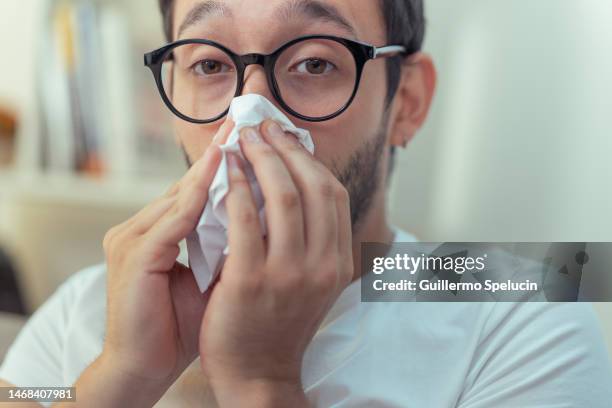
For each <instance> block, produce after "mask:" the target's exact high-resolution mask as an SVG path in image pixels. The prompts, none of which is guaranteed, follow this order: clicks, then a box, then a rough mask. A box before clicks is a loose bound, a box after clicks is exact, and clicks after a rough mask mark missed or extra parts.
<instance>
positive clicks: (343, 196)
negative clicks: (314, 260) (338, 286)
mask: <svg viewBox="0 0 612 408" xmlns="http://www.w3.org/2000/svg"><path fill="white" fill-rule="evenodd" d="M336 210H337V213H336V214H337V215H336V216H337V219H338V252H339V254H340V262H341V267H340V273H341V274H342V275H343V276H341V281H342V282H343V283H344V284H345V285H344V287H346V285H348V284H349V283H350V282H352V280H353V274H354V268H353V267H352V266H353V228H352V224H351V208H350V197H349V194H348V192H347V191H346V189H345V188H342V189H340V190H339V191H338V193H337V195H336ZM344 287H343V288H342V289H344Z"/></svg>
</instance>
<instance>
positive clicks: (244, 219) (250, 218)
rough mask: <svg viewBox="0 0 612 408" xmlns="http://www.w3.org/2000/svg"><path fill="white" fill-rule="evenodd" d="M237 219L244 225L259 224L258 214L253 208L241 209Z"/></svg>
mask: <svg viewBox="0 0 612 408" xmlns="http://www.w3.org/2000/svg"><path fill="white" fill-rule="evenodd" d="M236 219H237V221H238V222H239V223H240V224H242V225H252V224H254V223H256V222H259V217H258V216H257V212H256V211H255V209H253V208H241V209H240V210H238V211H237V213H236Z"/></svg>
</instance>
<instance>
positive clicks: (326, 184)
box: [317, 180, 336, 199]
mask: <svg viewBox="0 0 612 408" xmlns="http://www.w3.org/2000/svg"><path fill="white" fill-rule="evenodd" d="M317 190H318V192H319V195H321V197H323V198H326V199H333V198H334V197H335V195H336V192H335V189H334V186H333V184H332V183H331V181H329V180H322V181H319V183H318V184H317Z"/></svg>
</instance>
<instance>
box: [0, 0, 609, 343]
mask: <svg viewBox="0 0 612 408" xmlns="http://www.w3.org/2000/svg"><path fill="white" fill-rule="evenodd" d="M425 1H426V7H427V10H426V11H427V15H428V34H427V40H426V46H425V49H426V50H427V51H428V52H430V53H431V54H432V55H433V57H434V60H435V61H436V64H437V67H438V72H439V87H438V92H437V96H436V99H435V102H434V106H433V110H432V113H431V116H430V118H429V120H428V122H427V125H426V127H425V128H424V129H423V131H422V132H421V133H420V134H419V135H418V136H417V138H416V139H415V140H414V142H413V143H412V144H411V145H409V147H408V148H407V150H405V151H402V152H401V154H400V157H399V162H398V166H397V168H396V173H395V178H394V181H393V186H392V189H391V193H390V197H391V200H390V211H391V214H392V218H393V221H394V223H395V224H396V225H399V226H401V227H403V228H405V229H407V230H409V231H412V232H414V233H415V234H416V235H417V236H418V237H419V238H420V239H422V240H428V241H453V240H455V241H612V217H611V216H610V214H609V210H610V209H611V208H612V189H611V188H610V176H611V175H612V160H610V155H611V154H612V138H611V136H612V123H611V122H610V117H611V116H610V106H612V104H611V103H610V95H612V75H610V73H611V72H612V52H610V51H611V46H610V44H612V25H611V24H609V22H610V21H612V2H607V1H601V0H582V1H579V2H578V1H575V0H540V1H537V2H535V1H531V0H454V1H448V0H425ZM75 4H86V5H93V6H95V13H96V16H97V17H96V21H98V23H99V29H100V30H99V32H100V33H101V34H100V38H99V39H98V41H100V42H101V43H104V44H106V46H107V47H108V50H110V51H109V54H108V55H107V56H108V58H109V60H108V61H106V62H105V63H106V64H107V67H108V69H107V70H106V71H108V72H106V73H105V75H107V77H106V80H107V81H110V83H111V84H114V86H115V87H113V86H110V87H108V88H109V89H105V92H107V91H108V92H110V95H106V99H104V98H100V99H104V100H105V101H106V102H104V101H103V102H101V105H100V106H99V108H100V112H102V114H105V115H103V116H104V117H109V118H110V119H111V122H110V124H109V123H106V122H105V123H104V126H105V127H104V131H103V132H102V133H103V134H102V135H98V136H101V137H102V139H101V140H98V141H97V142H96V143H93V144H94V145H96V146H98V145H99V146H98V147H99V151H97V150H95V149H94V151H93V153H92V152H91V151H90V152H88V153H87V154H88V155H89V156H87V157H89V158H91V157H93V158H94V159H97V161H96V160H94V164H93V165H92V161H91V160H89V161H88V160H86V161H85V162H86V163H85V164H82V163H81V164H82V167H81V171H79V172H74V171H72V170H73V169H72V168H70V166H68V169H67V168H66V166H62V162H61V160H60V159H62V158H63V157H64V156H62V152H61V151H58V152H55V151H53V150H52V149H51V150H50V149H49V146H48V144H49V140H51V141H53V140H55V139H53V138H51V139H49V137H50V135H53V131H54V129H55V131H56V132H57V131H58V129H62V127H61V126H62V123H53V120H52V121H51V123H49V116H51V119H53V118H56V117H61V115H62V114H65V113H66V110H64V111H61V110H60V111H53V110H52V109H58V107H59V108H61V104H60V103H59V102H61V100H62V99H61V98H56V99H52V100H51V101H50V102H49V101H47V103H46V105H51V106H45V101H44V100H43V101H41V98H40V92H41V90H40V87H38V86H37V81H39V78H40V76H41V75H48V74H49V72H46V71H53V69H52V67H51V68H50V67H46V66H45V65H44V59H43V60H41V55H46V54H44V53H45V52H46V51H45V49H48V48H49V42H48V39H47V40H45V37H49V35H44V34H45V33H46V34H49V33H51V34H54V35H56V36H57V37H58V38H63V39H64V40H65V38H66V32H65V30H62V29H61V24H60V23H58V21H59V22H61V21H62V17H61V16H59V17H58V15H57V14H54V12H53V11H52V10H51V9H50V8H49V1H47V0H27V1H19V0H6V1H2V2H0V27H1V28H0V49H2V50H3V52H2V55H1V56H0V107H2V108H3V109H4V110H5V111H6V112H9V114H10V113H11V112H13V113H14V116H15V118H16V122H17V133H16V139H15V148H14V157H13V160H12V164H7V165H4V166H2V167H0V246H1V247H3V248H4V250H5V251H6V252H7V253H9V255H10V256H11V259H12V260H13V262H14V264H15V267H16V269H17V270H18V271H19V276H18V283H19V285H20V287H21V288H22V289H23V293H24V298H25V300H24V302H25V303H26V306H27V309H28V310H30V311H31V310H34V309H35V308H36V307H37V306H38V305H39V304H40V303H41V302H42V301H44V299H45V298H46V297H47V296H48V295H49V294H50V293H51V292H52V291H53V290H54V289H55V288H56V287H57V285H58V284H59V283H60V282H61V281H63V280H64V279H65V278H66V277H67V276H69V275H70V274H72V273H74V272H75V271H77V270H78V269H79V268H82V267H84V266H86V265H89V264H92V263H96V262H101V261H102V260H103V254H102V249H101V244H100V243H101V239H102V237H103V235H104V232H105V231H106V230H107V229H108V228H110V227H111V226H112V225H114V224H117V223H119V222H121V221H123V220H125V219H126V218H128V217H129V216H130V215H131V214H133V213H134V212H135V211H136V210H137V209H139V208H141V207H142V206H144V205H145V204H146V203H147V202H148V201H150V200H151V199H152V198H153V197H155V196H156V195H158V194H159V193H161V192H162V191H164V190H165V188H166V187H167V186H168V185H169V184H170V183H171V181H172V180H174V179H176V178H178V177H179V176H180V174H181V172H182V171H183V162H182V160H181V158H180V155H179V154H178V151H177V149H176V148H175V147H174V145H173V140H172V137H171V135H170V132H169V127H168V119H169V118H170V116H169V115H170V114H169V113H167V112H166V111H165V110H164V108H163V106H162V105H161V103H160V102H159V101H158V99H159V98H158V97H157V94H156V93H155V92H156V91H155V89H154V86H153V82H152V80H151V77H150V74H149V72H147V71H146V70H145V68H144V67H143V66H142V54H143V53H144V52H145V51H148V50H150V49H153V48H154V47H156V46H158V45H159V44H162V43H163V38H162V34H161V26H160V18H159V15H158V10H157V1H156V0H130V1H129V2H124V1H119V0H97V1H93V2H87V1H85V0H82V1H76V2H75ZM78 10H79V11H77V12H75V11H74V10H73V11H72V13H73V14H71V15H72V16H74V15H75V14H74V13H76V15H81V14H79V13H82V14H83V15H85V16H87V15H88V14H87V13H88V12H90V11H91V9H87V8H85V9H80V8H79V9H78ZM64 17H65V16H64ZM70 21H72V22H73V23H74V20H70ZM64 23H65V21H64ZM58 24H60V28H59V29H58ZM77 26H78V25H77ZM72 27H73V29H74V30H75V31H74V33H79V31H78V28H75V26H74V25H73V26H72ZM64 28H65V27H64ZM45 30H46V31H45ZM58 33H59V34H58ZM74 33H73V35H75V34H74ZM51 37H53V35H51ZM77 37H78V38H82V36H78V35H77ZM56 39H57V38H56ZM45 41H47V42H45ZM53 44H55V46H57V47H59V48H61V45H62V41H60V40H58V41H57V42H56V43H52V44H51V45H53ZM64 45H65V44H64ZM77 48H78V47H77ZM64 51H65V50H64ZM122 53H124V54H122ZM59 54H62V52H61V50H60V52H59ZM80 56H81V57H82V55H80ZM60 65H61V64H60ZM58 66H59V65H58ZM56 68H57V67H56ZM64 68H65V67H64ZM76 71H77V73H78V68H77V69H76ZM109 75H110V77H108V76H109ZM76 77H78V75H76ZM50 82H52V81H45V83H50ZM75 82H76V83H78V80H75ZM117 84H121V86H120V87H119V86H117ZM77 88H78V87H77ZM121 89H126V90H127V91H126V92H125V93H124V94H122V93H121ZM98 91H99V90H98ZM96 92H97V91H96ZM85 96H87V95H85ZM69 97H70V95H68V96H66V95H64V99H65V100H68V102H70V99H69ZM89 97H91V95H89ZM67 98H68V99H67ZM113 98H114V99H113ZM96 99H97V98H96ZM113 100H118V101H119V102H120V105H119V107H120V109H117V106H115V105H113V103H112V101H113ZM135 100H138V101H139V102H138V103H134V101H135ZM109 101H110V102H109ZM41 105H42V106H41ZM49 109H51V112H52V113H53V112H59V113H58V114H55V115H54V114H51V115H50V114H49ZM113 109H115V110H114V111H113ZM45 112H46V113H45ZM62 112H63V113H62ZM126 112H129V114H126ZM113 113H114V114H113ZM94 116H95V115H94ZM68 119H70V118H68ZM91 123H96V122H95V120H94V121H93V122H91ZM91 123H90V125H91ZM64 125H65V124H64ZM82 125H83V124H82ZM83 126H84V129H87V123H85V124H84V125H83ZM90 127H91V126H90ZM96 128H97V127H96ZM60 133H61V132H60ZM42 135H46V137H47V139H45V138H44V137H43V136H42ZM89 136H91V135H89ZM53 137H54V136H53ZM58 137H61V136H58ZM45 140H47V142H45ZM60 142H61V143H64V144H65V143H71V141H70V140H63V141H61V140H60ZM60 142H57V143H55V145H61V143H60ZM102 142H104V143H106V145H105V144H104V143H102ZM45 143H47V146H46V148H45ZM100 146H101V147H100ZM58 157H59V159H58ZM105 157H106V163H107V165H108V164H109V163H110V166H109V167H108V168H105V169H104V171H101V170H100V167H104V163H105V162H104V158H105ZM108 157H111V158H113V160H108ZM41 161H43V162H45V163H46V166H47V167H46V168H45V169H41V164H40V163H41ZM98 161H100V162H101V163H102V164H101V165H100V164H99V163H98V165H96V163H97V162H98ZM58 163H59V165H58ZM71 165H74V163H71ZM608 276H610V274H608ZM608 284H609V282H608ZM596 308H597V310H598V312H599V314H600V316H601V318H602V325H603V326H604V328H605V329H606V333H607V335H608V337H609V338H610V339H612V319H611V316H612V308H611V307H610V305H609V304H597V305H596ZM610 344H612V340H611V341H610Z"/></svg>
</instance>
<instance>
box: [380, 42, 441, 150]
mask: <svg viewBox="0 0 612 408" xmlns="http://www.w3.org/2000/svg"><path fill="white" fill-rule="evenodd" d="M436 81H437V77H436V68H435V66H434V63H433V61H432V59H431V57H430V56H429V55H427V54H423V53H417V54H414V55H411V56H409V57H407V58H406V60H405V61H404V63H403V64H402V71H401V77H400V83H399V86H398V89H397V93H396V95H395V98H394V100H393V105H392V110H391V116H390V119H391V122H390V140H389V142H390V144H391V145H392V146H403V147H405V146H406V145H407V144H408V142H410V141H411V140H412V138H413V137H414V136H415V134H416V132H417V131H418V130H419V129H420V128H421V126H423V123H424V122H425V119H427V114H428V113H429V109H430V107H431V102H432V100H433V96H434V92H435V89H436Z"/></svg>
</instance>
